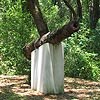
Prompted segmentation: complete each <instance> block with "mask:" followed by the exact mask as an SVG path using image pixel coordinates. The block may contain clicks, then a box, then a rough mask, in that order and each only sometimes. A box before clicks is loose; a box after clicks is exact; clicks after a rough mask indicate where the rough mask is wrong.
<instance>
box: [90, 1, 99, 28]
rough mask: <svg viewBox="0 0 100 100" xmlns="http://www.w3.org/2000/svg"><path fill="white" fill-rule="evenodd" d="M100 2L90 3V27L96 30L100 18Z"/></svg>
mask: <svg viewBox="0 0 100 100" xmlns="http://www.w3.org/2000/svg"><path fill="white" fill-rule="evenodd" d="M99 4H100V0H91V1H90V27H91V29H95V28H96V25H97V22H98V19H99V18H100V7H99Z"/></svg>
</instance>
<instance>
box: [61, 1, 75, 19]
mask: <svg viewBox="0 0 100 100" xmlns="http://www.w3.org/2000/svg"><path fill="white" fill-rule="evenodd" d="M63 1H64V3H65V5H66V6H67V7H68V8H69V9H70V11H71V12H72V14H73V19H74V20H76V19H77V14H76V12H75V10H74V9H73V7H72V6H71V5H70V4H69V2H68V1H67V0H63Z"/></svg>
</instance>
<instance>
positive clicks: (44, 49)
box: [31, 43, 64, 94]
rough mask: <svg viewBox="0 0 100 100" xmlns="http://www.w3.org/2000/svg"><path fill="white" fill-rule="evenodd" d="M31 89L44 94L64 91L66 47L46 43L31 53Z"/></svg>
mask: <svg viewBox="0 0 100 100" xmlns="http://www.w3.org/2000/svg"><path fill="white" fill-rule="evenodd" d="M31 89H34V90H36V91H38V92H42V93H44V94H49V93H51V94H59V93H63V92H64V49H63V46H62V44H61V43H60V44H58V45H52V44H49V43H46V44H44V45H42V46H40V47H39V48H38V49H36V50H34V51H33V52H32V53H31Z"/></svg>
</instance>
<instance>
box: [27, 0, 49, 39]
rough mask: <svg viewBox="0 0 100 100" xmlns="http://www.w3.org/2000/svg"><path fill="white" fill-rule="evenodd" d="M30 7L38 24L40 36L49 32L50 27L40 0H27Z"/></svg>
mask: <svg viewBox="0 0 100 100" xmlns="http://www.w3.org/2000/svg"><path fill="white" fill-rule="evenodd" d="M27 3H28V8H29V10H30V13H31V14H32V17H33V19H34V22H35V24H36V27H37V30H38V33H39V35H40V37H41V36H42V35H44V34H46V33H47V32H48V27H47V24H46V22H45V20H44V19H43V16H42V13H41V10H40V7H39V2H38V0H27Z"/></svg>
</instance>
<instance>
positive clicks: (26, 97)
mask: <svg viewBox="0 0 100 100" xmlns="http://www.w3.org/2000/svg"><path fill="white" fill-rule="evenodd" d="M0 100H100V82H93V81H89V80H84V79H79V78H70V77H66V78H64V94H59V95H50V94H49V95H44V94H41V93H37V92H36V91H33V90H31V89H30V86H29V85H28V84H27V76H4V75H0Z"/></svg>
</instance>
